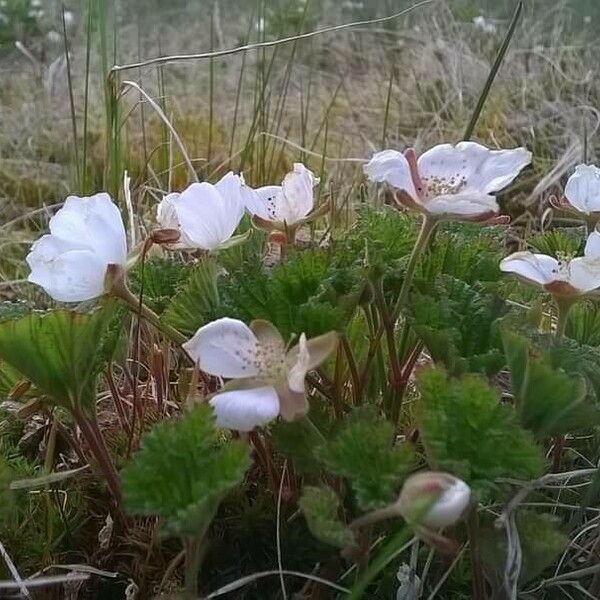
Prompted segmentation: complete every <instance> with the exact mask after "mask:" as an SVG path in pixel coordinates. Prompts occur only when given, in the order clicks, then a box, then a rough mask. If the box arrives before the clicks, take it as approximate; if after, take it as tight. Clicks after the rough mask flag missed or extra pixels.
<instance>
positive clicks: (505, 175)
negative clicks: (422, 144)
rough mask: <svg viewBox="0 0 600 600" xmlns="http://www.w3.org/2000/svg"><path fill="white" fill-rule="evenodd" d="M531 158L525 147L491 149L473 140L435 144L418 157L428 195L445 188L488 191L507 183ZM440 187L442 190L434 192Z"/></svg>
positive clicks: (464, 190) (445, 191)
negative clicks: (454, 144)
mask: <svg viewBox="0 0 600 600" xmlns="http://www.w3.org/2000/svg"><path fill="white" fill-rule="evenodd" d="M530 162H531V152H529V151H528V150H526V149H525V148H515V149H514V150H490V149H488V148H486V147H485V146H482V145H481V144H477V143H475V142H460V143H459V144H456V146H452V145H451V144H440V145H438V146H434V147H433V148H431V149H430V150H428V151H427V152H425V153H424V154H422V155H421V156H420V157H419V159H418V162H417V164H418V168H419V174H420V176H421V178H422V179H423V181H424V182H425V183H426V184H427V186H428V187H429V188H430V192H429V193H428V195H431V196H436V195H440V193H448V192H455V193H456V192H460V191H462V192H475V191H478V192H481V193H483V194H491V193H493V192H497V191H499V190H501V189H502V188H504V187H506V186H507V185H508V184H509V183H511V182H512V181H513V179H515V177H517V175H518V174H519V173H520V172H521V170H522V169H523V168H524V167H526V166H527V165H528V164H529V163H530ZM437 188H441V189H442V190H443V191H442V192H436V191H435V190H436V189H437Z"/></svg>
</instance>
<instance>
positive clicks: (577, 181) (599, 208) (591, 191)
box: [565, 165, 600, 215]
mask: <svg viewBox="0 0 600 600" xmlns="http://www.w3.org/2000/svg"><path fill="white" fill-rule="evenodd" d="M565 198H566V199H567V200H568V202H569V204H570V205H571V206H573V208H575V209H576V210H578V211H580V212H582V213H585V214H586V215H589V214H590V213H593V212H600V169H599V168H598V167H596V166H594V165H579V166H577V167H576V168H575V173H573V175H571V177H569V180H568V181H567V185H566V187H565Z"/></svg>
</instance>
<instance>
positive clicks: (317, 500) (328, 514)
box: [299, 486, 354, 548]
mask: <svg viewBox="0 0 600 600" xmlns="http://www.w3.org/2000/svg"><path fill="white" fill-rule="evenodd" d="M299 504H300V508H301V509H302V512H303V513H304V518H305V519H306V523H307V525H308V529H309V530H310V532H311V533H312V534H313V535H314V536H315V537H316V538H317V539H318V540H320V541H322V542H324V543H325V544H329V545H330V546H336V547H338V548H346V547H348V546H350V545H352V544H354V535H353V533H352V531H351V530H350V528H349V527H348V526H347V525H346V524H345V523H343V522H342V521H341V520H340V518H339V516H338V513H339V499H338V497H337V496H336V495H335V492H334V491H333V490H331V489H330V488H324V487H320V488H318V487H311V486H305V488H304V492H303V494H302V498H301V499H300V502H299Z"/></svg>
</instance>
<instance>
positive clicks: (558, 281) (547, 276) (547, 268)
mask: <svg viewBox="0 0 600 600" xmlns="http://www.w3.org/2000/svg"><path fill="white" fill-rule="evenodd" d="M500 269H501V270H502V271H504V272H505V273H513V274H514V275H516V276H517V277H518V278H519V279H521V280H523V281H525V282H527V283H530V284H533V285H536V286H538V287H541V288H543V289H545V290H546V291H548V292H550V293H551V294H553V295H555V296H577V295H582V294H587V293H589V292H591V291H593V290H595V289H597V288H599V287H600V233H598V232H596V231H594V232H593V233H591V234H590V236H589V237H588V239H587V242H586V244H585V251H584V255H583V256H579V257H577V258H569V257H561V259H560V260H558V259H556V258H554V257H552V256H548V255H546V254H534V253H533V252H529V251H524V252H515V253H514V254H511V255H510V256H508V257H506V258H505V259H504V260H502V262H501V263H500Z"/></svg>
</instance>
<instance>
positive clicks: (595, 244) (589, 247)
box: [584, 231, 600, 258]
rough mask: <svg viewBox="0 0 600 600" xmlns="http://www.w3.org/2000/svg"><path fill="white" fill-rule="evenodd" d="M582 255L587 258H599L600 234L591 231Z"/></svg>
mask: <svg viewBox="0 0 600 600" xmlns="http://www.w3.org/2000/svg"><path fill="white" fill-rule="evenodd" d="M584 255H585V256H587V257H589V258H600V233H598V232H597V231H592V233H590V235H589V236H588V239H587V242H586V243H585V250H584Z"/></svg>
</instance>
